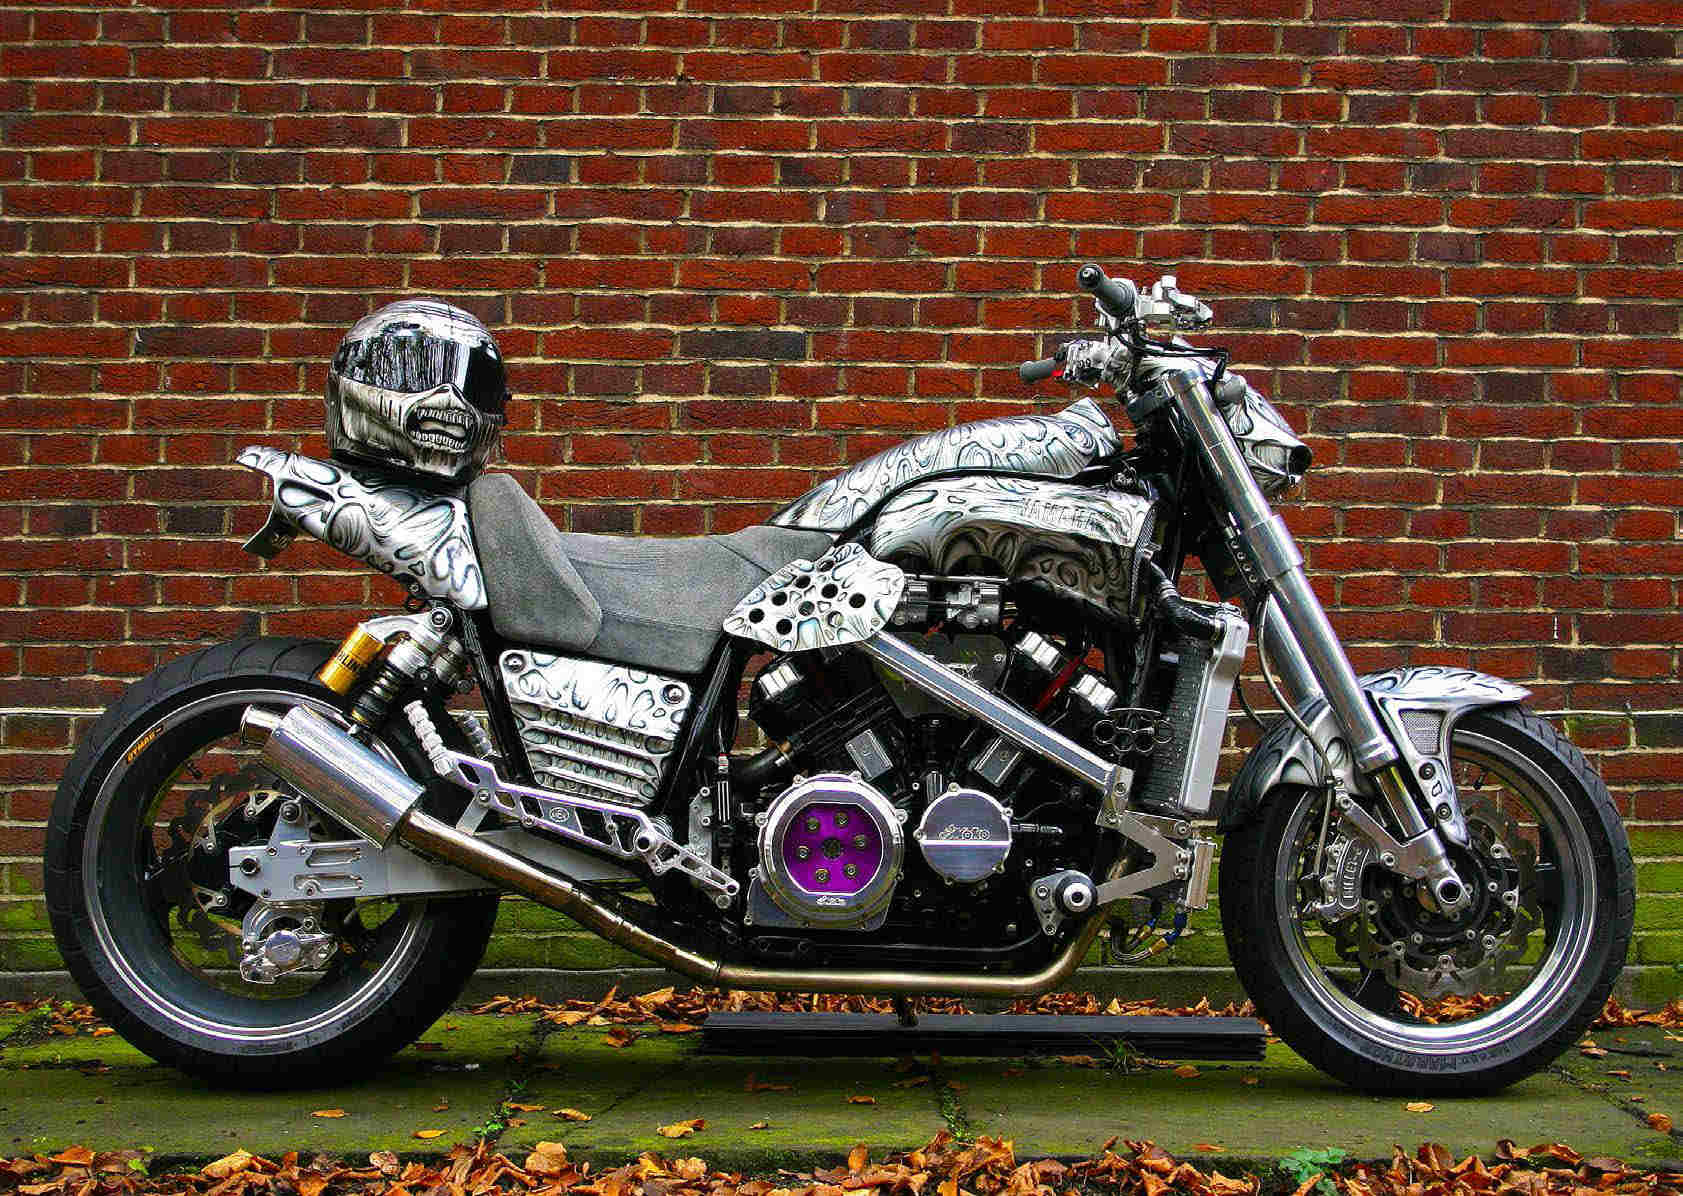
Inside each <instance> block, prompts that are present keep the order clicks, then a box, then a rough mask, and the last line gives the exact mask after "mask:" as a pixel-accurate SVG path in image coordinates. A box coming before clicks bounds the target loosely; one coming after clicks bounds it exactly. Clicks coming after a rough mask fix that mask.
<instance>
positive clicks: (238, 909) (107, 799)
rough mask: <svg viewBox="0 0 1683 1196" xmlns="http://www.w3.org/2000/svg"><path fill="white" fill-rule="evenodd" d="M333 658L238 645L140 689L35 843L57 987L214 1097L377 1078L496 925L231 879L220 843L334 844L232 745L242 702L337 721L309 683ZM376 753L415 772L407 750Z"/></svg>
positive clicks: (318, 652)
mask: <svg viewBox="0 0 1683 1196" xmlns="http://www.w3.org/2000/svg"><path fill="white" fill-rule="evenodd" d="M330 651H331V645H327V644H319V643H313V642H306V641H300V640H286V639H256V640H242V641H239V642H236V643H231V644H224V645H221V646H219V647H215V648H208V649H205V650H203V651H200V652H194V653H192V654H190V655H188V656H184V657H182V658H180V659H178V660H175V661H172V662H171V663H170V664H168V665H166V666H164V667H163V668H161V669H159V670H157V671H156V672H154V673H152V674H151V675H149V676H147V677H145V678H143V679H142V680H140V681H137V682H136V683H135V684H134V685H132V686H131V687H130V688H129V689H128V691H127V692H126V693H125V694H124V695H123V697H122V698H121V699H119V700H118V701H117V703H116V704H115V705H113V706H112V707H111V709H109V710H108V711H106V713H105V715H104V716H103V717H102V718H100V720H99V721H98V722H97V723H95V724H94V726H93V728H92V729H91V730H90V731H89V732H88V734H87V735H86V736H85V737H84V738H83V740H82V742H81V744H80V745H79V746H78V748H77V751H76V754H75V756H74V757H73V758H72V759H71V761H70V767H69V768H68V769H67V770H66V772H65V776H64V779H63V781H62V782H61V784H60V785H59V791H58V799H57V801H56V803H55V804H54V806H53V815H52V821H51V823H50V824H49V826H48V829H47V851H46V882H47V883H46V891H47V909H48V913H49V915H50V916H51V918H52V923H53V933H54V936H55V937H56V938H57V940H58V947H59V952H60V954H61V955H62V956H63V958H64V962H65V965H66V966H67V967H68V968H69V969H70V974H71V976H72V977H73V978H74V979H75V980H76V983H77V984H78V985H79V986H80V987H81V989H82V991H83V993H84V994H86V996H87V998H88V1000H89V1001H90V1002H92V1003H93V1005H94V1008H95V1009H97V1010H98V1011H99V1013H100V1014H101V1016H103V1017H104V1018H105V1019H106V1021H108V1022H110V1023H111V1025H112V1026H114V1027H115V1028H116V1029H117V1030H118V1031H119V1032H120V1033H121V1034H122V1035H123V1037H125V1038H127V1039H128V1040H129V1041H130V1042H132V1043H134V1045H136V1046H137V1047H139V1048H140V1049H141V1050H143V1051H145V1052H146V1053H147V1054H149V1055H151V1056H152V1057H153V1058H155V1059H158V1060H160V1061H162V1062H165V1063H171V1064H174V1065H175V1066H177V1067H180V1068H181V1069H182V1070H184V1071H189V1072H192V1073H194V1074H197V1075H200V1076H204V1077H206V1078H209V1079H212V1080H216V1081H219V1082H223V1083H230V1084H237V1085H241V1086H247V1087H278V1086H293V1085H317V1086H319V1085H321V1084H323V1083H328V1082H330V1081H332V1080H334V1079H337V1078H339V1077H342V1076H345V1075H352V1074H356V1073H357V1072H358V1071H359V1070H362V1069H365V1068H367V1067H368V1066H370V1065H371V1064H374V1063H376V1062H378V1061H379V1060H380V1059H381V1058H383V1057H384V1056H385V1055H387V1054H389V1053H391V1052H393V1051H395V1050H397V1049H399V1048H400V1047H402V1046H404V1045H405V1044H407V1043H408V1042H410V1041H411V1040H413V1039H414V1038H415V1037H416V1036H417V1035H419V1034H420V1033H421V1032H422V1031H423V1030H425V1029H426V1028H427V1026H428V1025H430V1024H431V1023H432V1021H433V1019H435V1018H436V1017H438V1016H439V1015H440V1014H441V1013H443V1012H444V1010H445V1009H446V1008H447V1007H448V1006H449V1004H450V1002H451V1001H453V1000H454V999H455V998H456V996H457V995H458V994H459V993H460V991H461V989H462V986H463V984H465V983H466V981H467V979H468V977H469V976H470V975H471V974H472V973H473V969H474V968H475V967H476V966H477V965H478V962H479V960H480V957H481V956H482V954H483V952H484V949H485V944H486V942H487V941H488V939H489V938H490V934H491V925H492V922H493V920H494V919H495V916H496V909H497V903H496V897H495V895H494V894H490V895H487V894H474V895H469V896H462V897H451V898H448V899H442V900H436V899H435V900H425V901H390V900H378V899H376V900H353V899H349V898H344V899H339V900H321V901H310V900H295V901H284V900H280V899H278V898H277V899H276V900H274V901H264V900H257V899H254V898H253V896H252V895H251V894H249V893H247V892H244V891H242V890H241V889H239V888H238V887H237V886H234V885H232V884H231V883H230V877H229V871H228V868H229V864H228V850H229V848H231V847H250V846H261V845H263V844H265V843H267V842H269V841H270V839H271V836H274V835H276V834H278V833H280V834H286V835H287V836H288V837H294V836H295V835H296V834H297V833H298V830H299V829H301V828H302V826H303V824H304V823H305V821H306V820H307V821H308V822H309V823H310V825H309V827H308V831H309V834H310V837H312V838H344V837H346V836H347V832H345V831H343V830H342V829H340V828H338V827H336V826H333V825H330V824H323V823H322V821H321V816H320V814H319V812H316V811H314V810H313V808H312V807H311V806H309V804H308V803H304V802H299V801H297V800H296V794H295V793H294V792H293V791H292V790H290V789H288V788H287V787H286V786H285V785H284V784H282V783H281V782H279V781H278V780H277V779H276V778H275V777H274V776H273V774H271V773H269V772H268V770H267V769H265V768H263V767H262V766H261V765H260V764H259V763H258V761H257V753H256V752H255V751H253V750H251V749H249V748H246V747H244V746H243V745H242V744H241V743H240V741H239V738H238V729H239V723H240V717H241V715H242V714H243V713H244V711H245V709H246V707H247V706H249V705H251V704H252V703H254V702H261V703H263V704H265V705H268V706H289V705H307V706H311V707H314V708H315V709H316V710H317V711H318V712H319V713H321V714H323V715H325V716H327V717H338V715H337V710H336V708H335V706H334V703H333V700H332V699H333V695H332V694H331V693H329V692H328V691H327V690H326V689H324V688H323V687H322V686H320V685H318V684H317V683H316V682H315V681H314V679H313V678H314V674H315V672H316V670H317V669H318V668H320V667H321V665H322V663H323V662H324V661H325V660H326V659H327V657H328V654H329V653H330ZM377 746H380V747H381V748H382V749H383V750H384V751H385V752H386V753H387V754H388V755H389V756H390V757H391V758H392V759H393V760H394V762H396V763H398V764H399V765H404V764H407V765H408V767H409V770H410V771H411V773H412V774H413V775H426V774H425V772H424V771H420V770H421V769H424V767H425V758H424V756H422V755H421V754H420V752H419V748H418V747H417V746H416V745H415V744H414V742H413V741H412V739H410V738H408V737H407V736H404V737H401V738H400V737H397V736H394V737H393V739H392V741H391V742H390V743H389V744H384V745H377ZM277 820H280V821H281V822H283V823H284V825H279V826H277Z"/></svg>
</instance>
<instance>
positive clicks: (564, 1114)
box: [555, 1109, 590, 1121]
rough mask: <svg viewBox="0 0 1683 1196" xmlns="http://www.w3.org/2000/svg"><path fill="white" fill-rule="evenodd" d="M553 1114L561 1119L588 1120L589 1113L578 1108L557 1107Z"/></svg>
mask: <svg viewBox="0 0 1683 1196" xmlns="http://www.w3.org/2000/svg"><path fill="white" fill-rule="evenodd" d="M555 1115H556V1116H557V1117H559V1118H561V1120H562V1121H589V1120H590V1114H589V1113H585V1112H583V1111H582V1110H579V1109H557V1110H555Z"/></svg>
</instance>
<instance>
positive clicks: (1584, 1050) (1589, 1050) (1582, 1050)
mask: <svg viewBox="0 0 1683 1196" xmlns="http://www.w3.org/2000/svg"><path fill="white" fill-rule="evenodd" d="M1578 1054H1580V1055H1583V1056H1584V1057H1586V1058H1589V1059H1605V1058H1606V1057H1607V1048H1606V1047H1598V1046H1586V1047H1579V1048H1578Z"/></svg>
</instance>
